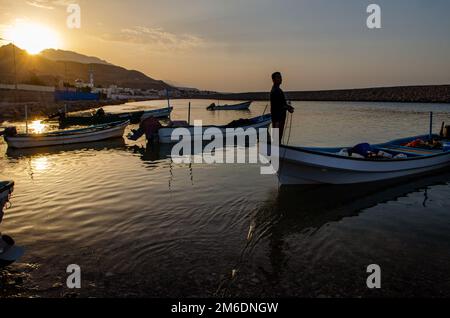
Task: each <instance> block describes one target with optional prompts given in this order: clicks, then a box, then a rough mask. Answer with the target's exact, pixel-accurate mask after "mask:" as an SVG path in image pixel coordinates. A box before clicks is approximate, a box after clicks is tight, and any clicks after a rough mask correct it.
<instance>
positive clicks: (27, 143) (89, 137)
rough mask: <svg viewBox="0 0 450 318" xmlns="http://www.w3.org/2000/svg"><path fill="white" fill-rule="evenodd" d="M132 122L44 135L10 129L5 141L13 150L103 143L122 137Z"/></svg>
mask: <svg viewBox="0 0 450 318" xmlns="http://www.w3.org/2000/svg"><path fill="white" fill-rule="evenodd" d="M129 123H130V122H129V121H128V120H127V121H120V122H115V123H109V124H104V125H96V126H91V127H88V128H83V129H77V130H60V131H55V132H49V133H43V134H17V133H16V132H15V129H14V128H12V129H9V132H7V133H6V135H5V141H6V142H7V144H8V146H9V147H11V148H19V149H21V148H33V147H45V146H55V145H67V144H75V143H85V142H93V141H101V140H106V139H111V138H119V137H122V136H123V134H124V131H125V128H126V127H127V126H128V124H129Z"/></svg>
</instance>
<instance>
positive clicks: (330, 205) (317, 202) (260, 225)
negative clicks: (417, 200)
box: [217, 169, 450, 295]
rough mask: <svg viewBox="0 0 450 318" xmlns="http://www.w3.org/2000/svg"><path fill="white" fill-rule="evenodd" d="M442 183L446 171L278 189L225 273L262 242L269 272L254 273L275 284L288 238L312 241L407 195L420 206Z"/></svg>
mask: <svg viewBox="0 0 450 318" xmlns="http://www.w3.org/2000/svg"><path fill="white" fill-rule="evenodd" d="M446 184H450V169H445V170H441V171H439V172H437V173H436V174H433V175H428V176H425V177H422V178H421V179H410V180H407V181H405V180H403V181H400V182H399V181H393V182H391V183H390V184H386V182H383V183H373V184H367V185H364V186H361V185H344V186H340V185H329V186H328V185H327V186H298V187H292V186H290V187H281V188H280V189H279V190H278V192H274V193H272V196H271V197H270V198H269V199H268V201H267V202H266V204H264V205H263V206H262V207H261V208H260V209H258V210H257V211H256V212H255V213H253V215H252V216H251V218H250V224H249V230H248V235H247V242H246V245H245V247H244V248H243V250H242V252H241V256H240V258H239V260H238V262H237V264H236V266H235V267H234V268H232V269H230V272H231V273H236V272H237V273H239V272H241V271H243V269H245V266H246V264H248V260H249V259H251V258H252V255H253V253H254V252H255V250H256V248H257V247H258V246H259V245H261V244H262V242H266V243H267V246H268V262H269V264H270V267H271V270H266V269H263V268H259V269H260V271H261V272H262V273H263V274H264V275H265V279H266V280H267V281H268V282H270V283H275V284H277V283H279V280H281V278H282V277H284V276H285V273H286V272H287V270H288V268H287V262H288V260H289V256H288V254H289V253H290V252H291V251H290V250H289V249H290V248H289V244H288V242H287V238H288V237H289V236H291V235H293V234H298V235H300V236H302V237H306V238H312V237H314V236H315V235H316V233H318V232H319V230H321V229H322V228H324V227H327V226H328V225H330V224H332V223H335V222H339V221H341V220H343V219H345V218H351V217H355V216H358V215H360V214H361V213H363V212H364V211H366V210H367V209H369V208H371V207H374V206H377V205H379V204H382V203H387V202H392V201H397V200H398V199H400V198H402V197H406V196H408V195H410V194H412V193H420V194H423V205H424V206H426V204H427V202H428V200H429V197H428V191H429V190H430V189H431V188H432V187H435V186H437V185H446ZM297 243H298V244H299V242H297ZM231 277H232V279H231V280H229V279H226V280H225V281H224V282H222V284H221V285H220V287H219V289H218V292H217V293H218V295H227V293H228V291H229V288H231V287H232V286H233V284H234V283H235V282H236V280H237V279H238V278H237V277H238V276H236V275H231Z"/></svg>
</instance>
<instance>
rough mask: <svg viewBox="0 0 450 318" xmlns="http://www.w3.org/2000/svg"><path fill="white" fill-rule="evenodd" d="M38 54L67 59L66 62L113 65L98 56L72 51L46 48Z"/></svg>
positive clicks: (62, 59)
mask: <svg viewBox="0 0 450 318" xmlns="http://www.w3.org/2000/svg"><path fill="white" fill-rule="evenodd" d="M39 55H40V56H42V57H44V58H46V59H49V60H52V61H68V62H78V63H82V64H106V65H113V64H111V63H108V62H107V61H105V60H102V59H99V58H98V57H95V56H87V55H83V54H79V53H77V52H72V51H64V50H55V49H47V50H44V51H42V52H41V53H39Z"/></svg>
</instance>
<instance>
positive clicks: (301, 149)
mask: <svg viewBox="0 0 450 318" xmlns="http://www.w3.org/2000/svg"><path fill="white" fill-rule="evenodd" d="M433 136H434V137H435V136H437V135H433ZM423 137H429V135H421V136H415V137H407V138H403V139H396V140H393V141H390V142H387V143H383V144H376V145H373V147H375V148H376V147H380V148H383V147H385V146H388V145H394V144H397V143H399V142H403V141H406V140H414V139H418V138H423ZM279 148H280V151H281V150H282V149H288V150H293V151H298V152H305V153H308V154H314V155H320V156H325V157H333V158H338V159H343V160H354V161H364V162H376V163H392V162H402V161H413V160H425V159H430V158H437V157H442V156H445V155H450V151H442V152H441V153H436V154H430V155H419V154H416V156H415V157H408V158H401V159H388V158H387V159H383V160H380V159H370V158H355V157H344V156H341V155H338V154H336V153H330V152H325V151H320V150H319V149H344V148H349V147H342V148H339V147H330V148H317V149H314V148H306V147H296V146H288V145H280V147H279ZM412 149H421V148H412ZM405 152H407V151H405ZM285 155H286V154H285ZM285 155H284V156H280V159H282V160H286V161H290V162H298V161H299V160H295V159H290V158H286V156H285Z"/></svg>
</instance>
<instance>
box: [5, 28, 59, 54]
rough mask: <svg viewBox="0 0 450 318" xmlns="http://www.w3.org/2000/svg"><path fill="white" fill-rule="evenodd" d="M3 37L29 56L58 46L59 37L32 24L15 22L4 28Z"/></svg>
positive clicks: (50, 30) (46, 29)
mask: <svg viewBox="0 0 450 318" xmlns="http://www.w3.org/2000/svg"><path fill="white" fill-rule="evenodd" d="M4 37H5V39H6V40H7V41H11V42H13V43H14V44H15V45H16V46H18V47H20V48H22V49H24V50H26V51H27V52H28V53H30V54H37V53H39V52H41V51H42V50H45V49H50V48H58V47H59V46H60V41H59V36H58V34H57V33H56V32H55V31H53V30H52V29H50V28H48V27H46V26H43V25H41V24H37V23H32V22H22V21H20V22H19V21H18V22H16V23H15V24H14V25H11V26H9V27H7V28H6V30H5V35H4Z"/></svg>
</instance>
